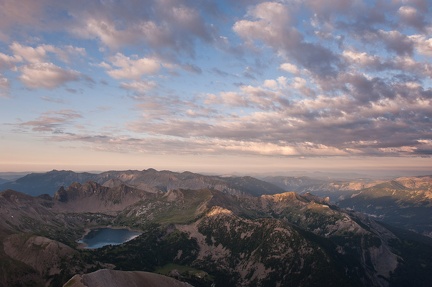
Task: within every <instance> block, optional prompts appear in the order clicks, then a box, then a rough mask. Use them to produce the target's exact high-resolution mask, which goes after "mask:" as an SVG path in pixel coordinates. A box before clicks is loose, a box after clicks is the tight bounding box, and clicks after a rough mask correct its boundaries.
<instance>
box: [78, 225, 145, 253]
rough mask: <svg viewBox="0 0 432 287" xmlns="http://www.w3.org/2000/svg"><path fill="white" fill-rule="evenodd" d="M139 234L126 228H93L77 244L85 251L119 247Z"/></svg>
mask: <svg viewBox="0 0 432 287" xmlns="http://www.w3.org/2000/svg"><path fill="white" fill-rule="evenodd" d="M140 234H141V232H138V231H132V230H129V229H126V228H110V227H103V228H94V229H90V231H89V232H87V233H86V234H85V235H84V236H83V238H81V239H80V240H79V241H78V243H80V244H82V245H83V246H84V248H85V249H97V248H101V247H104V246H107V245H119V244H123V243H125V242H127V241H129V240H132V239H134V238H135V237H137V236H139V235H140Z"/></svg>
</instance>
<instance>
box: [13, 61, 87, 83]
mask: <svg viewBox="0 0 432 287" xmlns="http://www.w3.org/2000/svg"><path fill="white" fill-rule="evenodd" d="M20 71H21V76H20V77H19V79H20V80H21V81H22V82H23V84H24V85H26V86H27V87H28V88H31V89H37V88H45V89H53V88H56V87H58V86H61V85H64V84H65V83H67V82H71V81H78V80H79V78H80V73H79V72H77V71H73V70H65V69H62V68H60V67H58V66H56V65H54V64H52V63H35V64H29V65H25V66H22V67H21V68H20Z"/></svg>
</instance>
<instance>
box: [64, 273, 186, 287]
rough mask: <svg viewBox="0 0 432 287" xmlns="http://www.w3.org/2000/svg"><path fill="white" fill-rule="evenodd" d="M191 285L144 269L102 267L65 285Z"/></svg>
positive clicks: (180, 286) (143, 286)
mask: <svg viewBox="0 0 432 287" xmlns="http://www.w3.org/2000/svg"><path fill="white" fill-rule="evenodd" d="M97 286H104V287H191V286H192V285H190V284H188V283H185V282H181V281H178V280H176V279H173V278H170V277H167V276H164V275H159V274H156V273H150V272H144V271H119V270H108V269H101V270H98V271H96V272H92V273H88V274H83V275H75V276H74V277H72V278H71V279H70V280H69V281H68V282H66V283H65V284H64V285H63V287H97Z"/></svg>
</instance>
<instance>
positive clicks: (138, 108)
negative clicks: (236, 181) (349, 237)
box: [0, 0, 432, 173]
mask: <svg viewBox="0 0 432 287" xmlns="http://www.w3.org/2000/svg"><path fill="white" fill-rule="evenodd" d="M431 19H432V3H431V2H430V1H428V0H376V1H372V0H370V1H369V0H367V1H366V0H364V1H362V0H328V1H320V0H286V1H272V2H266V1H254V0H249V1H246V0H237V1H224V0H218V1H215V0H214V1H210V0H200V1H196V0H146V1H144V0H143V1H138V0H122V1H120V0H118V1H116V0H99V1H97V0H94V1H88V0H86V1H83V0H75V1H58V0H37V1H35V0H20V1H16V0H0V171H46V170H51V169H72V170H77V171H82V170H108V169H147V168H150V167H152V168H156V169H170V170H176V171H180V170H190V171H196V172H199V171H202V172H216V173H232V172H271V171H288V170H346V171H348V170H366V171H374V170H381V171H382V170H388V171H393V170H421V171H423V172H426V173H427V172H428V171H429V173H432V160H431V155H432V89H431V86H432V80H431V77H432V22H431Z"/></svg>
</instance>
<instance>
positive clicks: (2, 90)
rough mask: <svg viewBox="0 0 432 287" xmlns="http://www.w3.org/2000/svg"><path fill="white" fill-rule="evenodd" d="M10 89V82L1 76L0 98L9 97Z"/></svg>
mask: <svg viewBox="0 0 432 287" xmlns="http://www.w3.org/2000/svg"><path fill="white" fill-rule="evenodd" d="M9 88H10V83H9V80H8V79H7V78H4V77H3V75H2V74H0V97H7V96H8V95H9Z"/></svg>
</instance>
